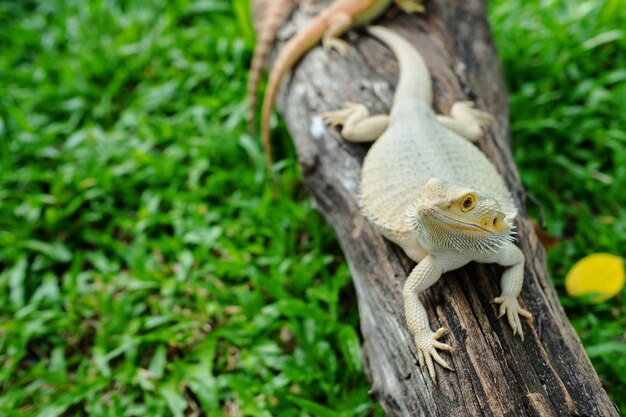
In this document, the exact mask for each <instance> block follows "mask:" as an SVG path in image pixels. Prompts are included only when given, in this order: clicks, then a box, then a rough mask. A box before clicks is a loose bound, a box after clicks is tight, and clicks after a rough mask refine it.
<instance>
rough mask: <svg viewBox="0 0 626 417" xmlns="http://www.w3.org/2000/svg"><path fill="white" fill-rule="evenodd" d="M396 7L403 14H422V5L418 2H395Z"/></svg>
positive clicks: (406, 0)
mask: <svg viewBox="0 0 626 417" xmlns="http://www.w3.org/2000/svg"><path fill="white" fill-rule="evenodd" d="M395 2H396V5H397V6H398V7H399V8H400V9H402V11H403V12H405V13H424V12H425V11H426V9H424V5H423V4H422V2H421V1H420V0H395Z"/></svg>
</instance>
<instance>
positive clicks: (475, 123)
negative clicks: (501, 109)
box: [437, 101, 495, 142]
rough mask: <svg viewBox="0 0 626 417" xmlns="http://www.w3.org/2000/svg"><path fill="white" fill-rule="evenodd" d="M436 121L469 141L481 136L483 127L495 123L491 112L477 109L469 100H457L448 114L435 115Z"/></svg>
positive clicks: (474, 140)
mask: <svg viewBox="0 0 626 417" xmlns="http://www.w3.org/2000/svg"><path fill="white" fill-rule="evenodd" d="M437 121H438V122H439V123H440V124H441V125H443V126H444V127H446V128H448V129H450V130H452V131H453V132H455V133H457V134H459V135H461V136H462V137H464V138H465V139H467V140H469V141H470V142H476V141H477V140H479V139H480V138H482V137H483V136H484V134H485V132H484V129H485V128H486V127H488V126H490V125H492V124H493V123H495V119H494V118H493V116H492V115H491V114H489V113H487V112H484V111H482V110H478V109H477V108H475V107H474V103H472V102H471V101H457V102H456V103H454V104H453V105H452V109H451V110H450V116H437Z"/></svg>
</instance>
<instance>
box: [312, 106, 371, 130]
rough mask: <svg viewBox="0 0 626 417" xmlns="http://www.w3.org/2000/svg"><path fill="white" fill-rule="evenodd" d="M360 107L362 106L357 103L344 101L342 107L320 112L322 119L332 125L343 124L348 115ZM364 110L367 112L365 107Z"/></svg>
mask: <svg viewBox="0 0 626 417" xmlns="http://www.w3.org/2000/svg"><path fill="white" fill-rule="evenodd" d="M360 107H363V106H362V105H360V104H357V103H346V104H345V105H344V107H343V108H342V109H339V110H334V111H327V112H324V113H322V115H321V116H322V121H323V122H324V124H327V125H330V126H332V127H335V126H338V125H343V124H344V123H345V121H346V120H347V119H348V117H350V116H351V115H352V114H354V112H355V111H357V110H360ZM365 111H366V112H367V109H366V110H365Z"/></svg>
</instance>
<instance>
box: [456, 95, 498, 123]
mask: <svg viewBox="0 0 626 417" xmlns="http://www.w3.org/2000/svg"><path fill="white" fill-rule="evenodd" d="M457 112H458V113H463V114H467V115H469V116H471V117H472V118H473V119H474V120H475V121H476V123H478V124H479V125H480V127H482V128H486V127H489V126H491V125H492V124H494V123H495V122H496V119H495V118H494V117H493V116H492V115H491V114H489V113H487V112H486V111H482V110H478V109H477V108H476V105H475V104H474V102H472V101H469V100H466V101H458V102H456V103H454V104H453V105H452V109H451V110H450V113H451V114H452V115H454V114H456V113H457Z"/></svg>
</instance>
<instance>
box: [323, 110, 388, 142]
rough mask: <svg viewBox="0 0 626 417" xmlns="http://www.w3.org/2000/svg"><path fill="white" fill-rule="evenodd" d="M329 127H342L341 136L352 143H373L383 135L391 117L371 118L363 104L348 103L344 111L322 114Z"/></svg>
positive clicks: (379, 116) (377, 116)
mask: <svg viewBox="0 0 626 417" xmlns="http://www.w3.org/2000/svg"><path fill="white" fill-rule="evenodd" d="M322 120H323V121H324V123H326V124H327V125H331V126H338V125H341V126H343V128H342V129H341V136H343V138H344V139H346V140H348V141H350V142H372V141H375V140H376V139H378V137H379V136H380V135H382V134H383V132H384V131H385V129H387V126H388V125H389V116H387V115H382V114H381V115H376V116H370V115H369V111H368V110H367V108H366V107H365V106H364V105H362V104H356V103H346V106H345V107H344V108H343V109H339V110H335V111H330V112H325V113H322Z"/></svg>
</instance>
